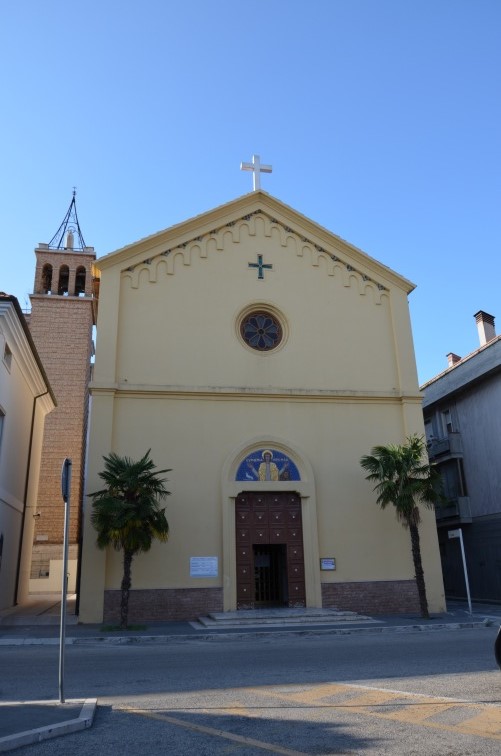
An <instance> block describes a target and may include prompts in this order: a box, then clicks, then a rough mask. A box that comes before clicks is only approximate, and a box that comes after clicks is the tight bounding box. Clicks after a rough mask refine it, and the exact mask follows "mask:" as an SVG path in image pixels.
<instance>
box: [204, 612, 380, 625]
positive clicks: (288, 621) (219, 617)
mask: <svg viewBox="0 0 501 756" xmlns="http://www.w3.org/2000/svg"><path fill="white" fill-rule="evenodd" d="M347 622H357V623H358V622H361V623H365V622H376V620H373V619H372V617H368V616H366V615H363V614H357V613H356V612H348V611H339V610H337V609H317V608H306V609H294V608H287V607H284V608H281V609H241V610H240V611H237V612H212V613H211V614H209V615H208V616H206V617H199V618H198V626H199V627H206V628H209V627H210V628H212V629H214V628H217V627H221V628H224V627H250V626H253V627H256V626H263V625H265V626H271V625H274V626H278V625H336V624H344V623H347Z"/></svg>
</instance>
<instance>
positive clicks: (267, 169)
mask: <svg viewBox="0 0 501 756" xmlns="http://www.w3.org/2000/svg"><path fill="white" fill-rule="evenodd" d="M240 170H241V171H252V189H253V191H254V192H255V191H256V189H261V173H271V172H272V170H273V169H272V167H271V165H261V160H260V159H259V155H253V156H252V163H240Z"/></svg>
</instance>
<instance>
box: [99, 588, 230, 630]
mask: <svg viewBox="0 0 501 756" xmlns="http://www.w3.org/2000/svg"><path fill="white" fill-rule="evenodd" d="M120 599H121V592H120V591H105V592H104V621H105V622H113V623H114V622H119V621H120ZM222 611H223V589H222V588H173V589H170V590H169V589H165V590H164V589H152V590H138V591H134V590H133V591H131V592H130V595H129V622H144V621H148V620H149V621H150V622H153V621H162V620H193V619H197V617H201V616H203V615H206V614H208V613H209V612H222Z"/></svg>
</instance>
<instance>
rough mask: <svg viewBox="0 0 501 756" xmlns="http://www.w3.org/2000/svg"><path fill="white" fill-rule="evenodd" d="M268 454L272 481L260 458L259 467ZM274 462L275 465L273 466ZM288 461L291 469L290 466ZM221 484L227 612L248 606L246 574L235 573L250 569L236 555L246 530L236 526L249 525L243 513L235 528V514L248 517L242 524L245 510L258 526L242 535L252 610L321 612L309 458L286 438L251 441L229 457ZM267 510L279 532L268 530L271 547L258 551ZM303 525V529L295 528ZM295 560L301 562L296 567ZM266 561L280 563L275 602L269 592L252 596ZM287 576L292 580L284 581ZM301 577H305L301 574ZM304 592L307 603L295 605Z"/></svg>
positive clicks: (315, 512) (315, 508) (315, 526)
mask: <svg viewBox="0 0 501 756" xmlns="http://www.w3.org/2000/svg"><path fill="white" fill-rule="evenodd" d="M266 452H271V453H272V459H271V460H267V461H268V462H269V464H275V465H276V470H275V469H274V470H273V475H271V474H270V473H269V472H268V479H264V478H265V476H266V473H265V470H264V469H263V468H262V467H261V469H259V467H258V466H257V461H258V460H259V459H261V460H262V461H261V462H260V463H259V464H260V465H262V464H265V459H266V456H265V455H266ZM273 459H276V460H277V461H276V462H275V463H274V462H273ZM287 462H289V465H287V464H286V463H287ZM251 466H252V467H253V468H254V469H253V470H252V469H251ZM287 467H289V468H290V470H289V473H287ZM247 468H248V469H249V473H248V475H247V474H246V470H247ZM291 478H292V479H291ZM221 483H222V485H221V492H222V522H223V565H222V577H223V604H224V611H234V610H236V609H237V608H245V606H246V605H245V601H243V594H242V585H243V584H242V575H237V569H239V570H240V572H242V569H243V570H245V569H246V568H245V565H244V564H243V562H242V555H241V554H240V553H237V552H238V549H239V544H238V541H239V539H240V540H241V538H242V529H240V531H238V530H237V524H240V525H245V523H243V522H242V515H241V514H240V515H239V520H240V523H237V510H238V511H239V512H240V513H242V512H244V514H243V517H244V519H245V517H246V516H247V514H245V511H246V510H247V511H248V513H249V516H250V517H252V518H253V520H255V522H254V525H253V527H254V526H256V527H254V530H253V532H252V535H249V536H248V537H247V536H246V535H244V536H243V537H244V538H246V539H247V540H246V541H245V543H246V545H247V546H249V547H250V549H251V559H250V562H249V566H250V570H251V571H252V575H251V576H250V582H249V585H251V586H252V587H251V591H252V594H253V596H252V598H251V600H250V602H249V603H248V607H249V608H251V607H252V606H254V607H255V606H256V602H257V604H258V605H267V604H268V605H275V606H295V605H297V606H301V605H302V606H307V607H321V606H322V596H321V586H320V568H319V549H318V525H317V504H316V495H315V484H314V473H313V468H312V466H311V464H310V462H309V460H308V459H307V457H306V455H304V454H303V453H302V452H301V451H300V450H299V449H297V448H296V447H295V446H294V445H292V444H290V443H284V441H283V440H282V439H278V438H274V437H270V436H264V437H260V438H258V439H251V440H248V441H247V442H246V443H243V444H241V445H240V446H239V447H238V448H236V449H234V450H232V452H231V453H230V454H229V455H228V457H227V459H226V461H225V463H224V465H223V468H222V481H221ZM289 500H290V502H289ZM251 502H252V503H251ZM249 503H250V508H249ZM263 507H264V509H263ZM265 510H266V515H264V516H266V518H267V523H268V526H272V525H273V524H275V525H276V526H277V527H276V528H275V529H270V527H269V529H268V532H266V533H263V539H266V541H267V546H266V547H265V548H258V543H259V537H260V535H259V534H260V530H259V527H258V526H259V517H260V515H261V512H264V511H265ZM277 515H278V516H277ZM274 518H275V519H274ZM289 521H290V522H289ZM299 524H300V530H298V528H297V526H298V525H299ZM286 531H288V532H287V533H286ZM239 533H240V535H239ZM256 541H257V543H255V542H256ZM241 546H242V542H241V543H240V547H241ZM240 550H241V549H240ZM296 557H297V559H299V562H296V564H294V559H295V558H296ZM266 560H268V561H270V560H271V561H273V560H275V561H276V562H277V563H280V561H281V562H282V566H281V567H280V568H279V574H280V575H281V577H279V578H278V582H279V583H280V585H278V587H277V588H276V592H275V593H273V594H272V595H271V599H270V595H268V594H267V589H266V588H265V587H263V588H262V589H259V590H260V591H261V593H262V594H263V595H261V596H258V597H257V598H256V596H255V594H254V591H255V582H254V581H255V577H256V576H257V572H258V571H259V569H258V568H259V564H260V563H263V561H264V562H265V561H266ZM298 564H299V565H300V567H299V569H298V568H297V565H298ZM287 571H288V574H289V578H288V579H287V578H285V577H284V575H285V573H286V572H287ZM301 572H302V575H303V577H301V575H299V574H298V573H301ZM295 577H298V579H299V583H295V582H294V578H295ZM301 580H304V583H303V586H304V587H303V588H301V587H300V581H301ZM280 581H281V582H280ZM284 581H285V582H284ZM238 586H240V591H239V595H238V596H237V588H238ZM301 590H302V591H303V592H304V594H303V595H304V600H300V601H299V602H297V601H296V602H295V600H294V595H296V592H297V591H299V592H301ZM258 592H259V591H258Z"/></svg>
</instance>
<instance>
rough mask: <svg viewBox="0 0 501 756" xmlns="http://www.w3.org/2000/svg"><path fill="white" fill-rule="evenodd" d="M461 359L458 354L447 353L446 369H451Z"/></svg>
mask: <svg viewBox="0 0 501 756" xmlns="http://www.w3.org/2000/svg"><path fill="white" fill-rule="evenodd" d="M460 359H461V357H460V356H459V354H454V352H449V354H448V355H447V367H452V366H453V365H455V364H456V362H459V361H460Z"/></svg>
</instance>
